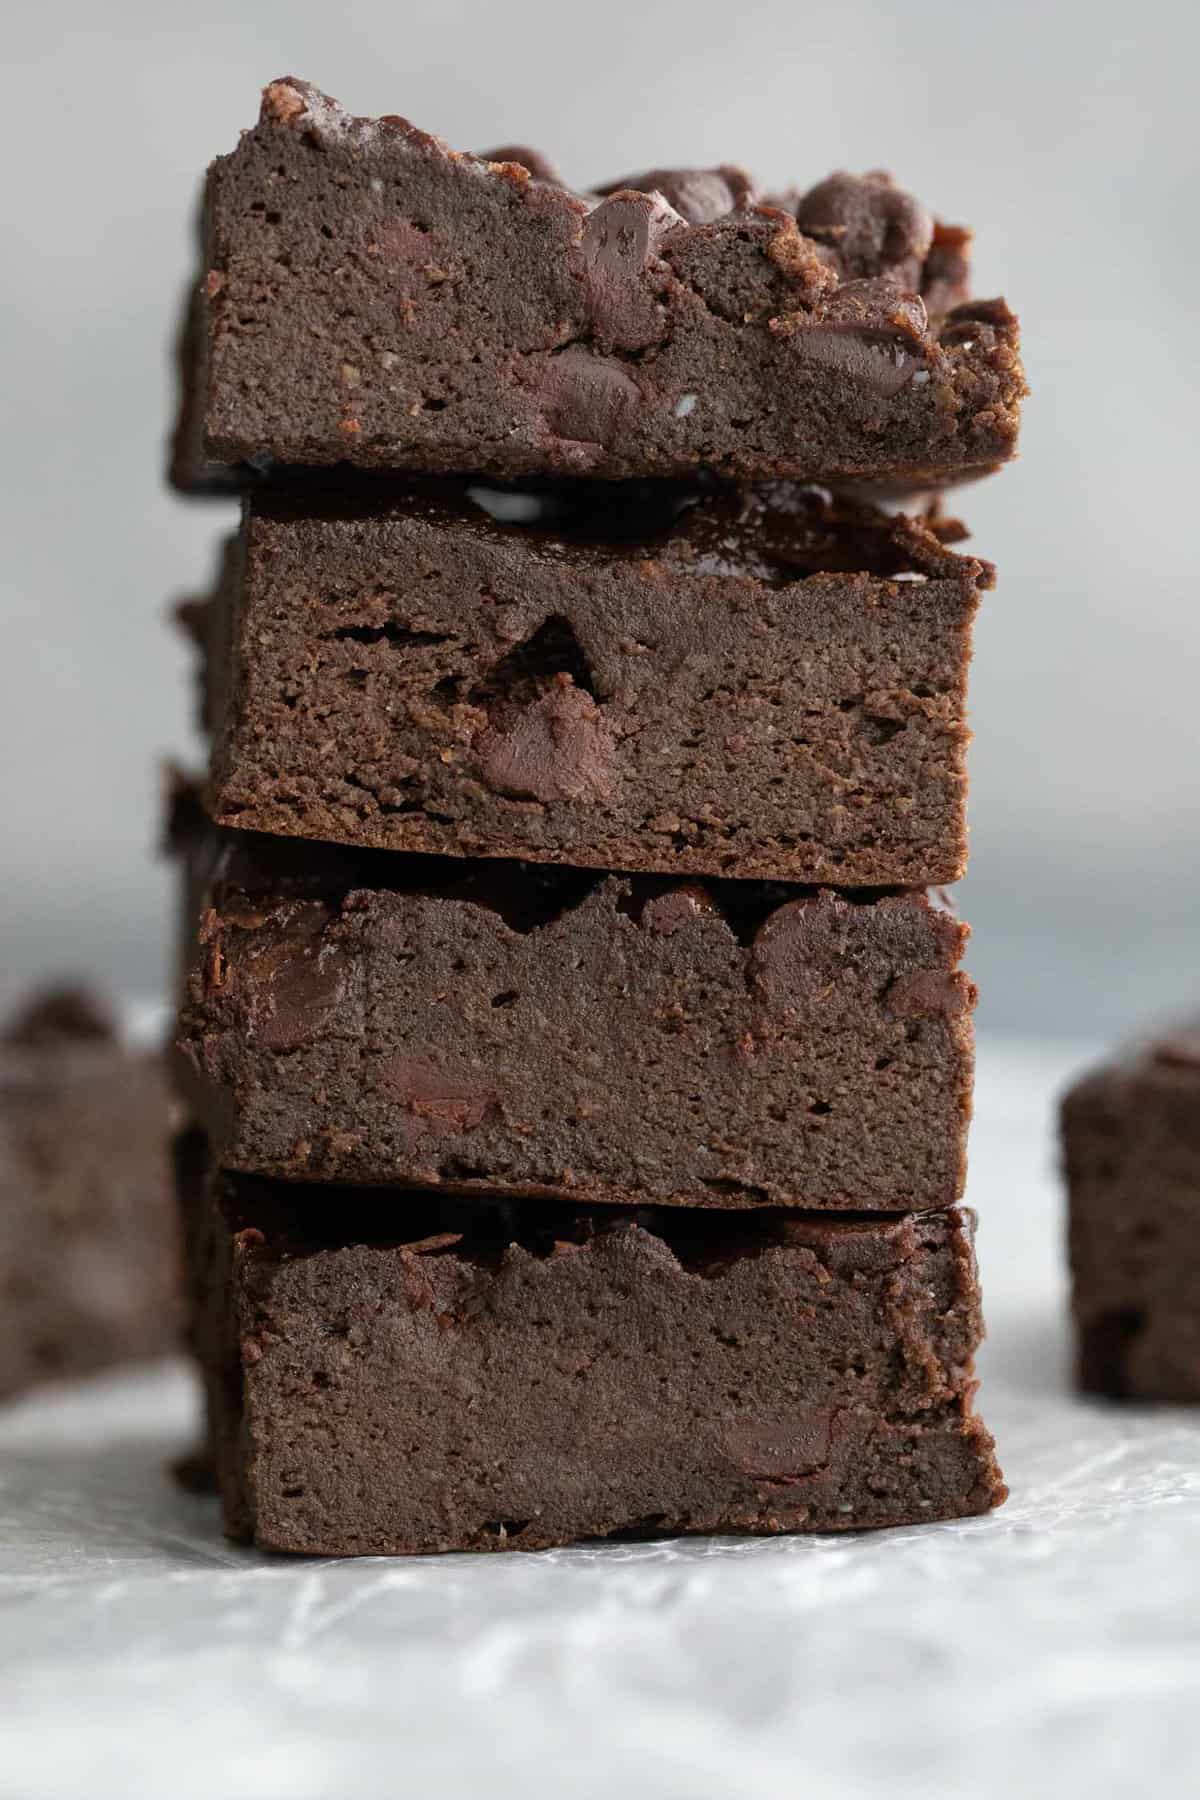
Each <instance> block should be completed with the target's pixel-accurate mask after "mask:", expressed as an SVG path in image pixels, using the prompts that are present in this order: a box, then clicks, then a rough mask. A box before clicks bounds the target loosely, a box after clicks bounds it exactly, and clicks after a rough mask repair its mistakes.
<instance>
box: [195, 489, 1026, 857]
mask: <svg viewBox="0 0 1200 1800" xmlns="http://www.w3.org/2000/svg"><path fill="white" fill-rule="evenodd" d="M583 485H584V492H583V494H582V495H578V494H575V493H571V492H569V491H565V490H558V491H557V492H556V493H554V494H547V495H543V496H541V497H540V498H539V497H533V496H521V495H513V494H511V493H508V494H490V495H489V494H487V493H481V491H480V490H479V489H478V488H467V487H462V486H457V487H456V486H453V485H447V484H443V485H441V486H437V485H428V484H427V485H426V486H425V487H424V488H411V489H409V490H407V491H405V492H403V493H401V494H396V493H395V492H394V490H391V489H390V488H385V489H384V493H385V494H386V495H389V496H390V497H388V498H380V497H379V495H378V493H377V492H371V491H368V492H367V493H366V494H364V493H363V490H362V487H361V486H360V487H359V488H357V489H355V490H354V492H353V493H343V494H342V495H341V497H340V498H330V497H329V495H328V494H327V493H321V494H316V495H314V494H312V493H303V494H301V495H299V496H296V495H293V496H290V497H285V498H281V497H275V496H270V495H264V494H259V495H257V496H255V497H254V498H253V499H251V500H250V501H249V502H248V505H247V511H246V518H245V522H244V525H243V528H242V532H241V535H240V538H239V540H238V541H237V542H236V544H235V545H233V546H232V547H231V549H230V551H229V553H228V555H227V557H226V561H225V565H224V573H223V577H222V580H221V582H220V584H219V588H218V592H217V594H216V596H215V597H214V600H213V601H212V604H211V608H210V615H209V618H208V621H207V676H206V679H205V682H204V692H205V702H204V704H205V711H206V716H207V718H208V722H209V723H210V725H211V729H212V731H213V733H214V742H213V753H212V767H211V778H210V781H209V785H208V792H207V802H208V805H209V808H210V810H211V811H212V813H213V814H214V816H215V817H216V818H217V819H218V820H220V821H221V822H222V823H225V824H229V825H236V826H239V827H242V828H245V829H251V830H256V831H266V832H273V833H285V834H295V835H298V836H301V837H306V838H324V839H329V840H336V841H339V842H344V843H348V844H361V845H371V846H375V847H378V848H382V849H391V850H418V851H433V852H444V853H448V854H453V855H462V856H486V857H520V858H527V859H532V860H535V861H539V862H550V863H566V864H570V865H572V866H574V867H589V868H613V869H622V870H635V871H637V870H641V871H656V872H662V873H669V874H703V875H727V876H737V877H755V878H765V879H771V880H787V881H795V882H802V883H810V884H817V883H829V884H836V885H838V886H842V887H851V886H867V887H881V886H924V885H928V884H930V883H940V882H948V881H953V880H956V879H957V878H958V877H959V876H961V875H962V874H963V873H964V870H965V866H966V856H967V831H966V816H965V815H966V751H967V744H968V741H969V736H970V734H969V731H968V729H967V724H966V686H967V670H968V664H969V660H970V653H971V632H972V625H973V620H974V616H975V612H976V609H977V607H978V604H979V597H980V593H981V591H982V589H984V588H985V587H988V586H990V585H991V579H992V572H991V569H990V567H989V566H988V565H987V564H985V563H981V562H979V561H977V560H976V559H974V558H971V557H967V556H963V555H958V554H955V553H954V552H953V551H952V550H950V549H948V548H946V547H945V545H944V543H943V542H942V541H941V540H942V538H943V537H955V536H957V535H961V527H958V526H955V525H953V524H948V523H937V522H933V521H931V522H928V523H926V522H921V521H914V520H909V519H905V518H903V517H898V516H889V515H888V514H885V513H883V512H880V511H876V510H874V509H873V508H871V507H868V506H864V505H861V504H859V505H854V504H851V503H848V502H846V501H834V500H833V499H832V498H831V497H830V495H829V494H828V492H826V491H824V490H816V489H802V488H794V487H783V488H778V487H777V488H769V489H766V490H743V491H740V492H739V491H737V490H733V491H730V490H720V491H718V492H716V493H709V494H699V495H697V494H690V495H686V496H685V495H682V494H672V493H663V491H662V490H661V489H658V490H654V491H653V492H652V493H650V494H648V493H647V492H646V491H645V488H644V487H643V488H642V489H641V490H639V491H638V492H636V493H633V494H626V493H624V492H622V491H621V490H615V491H614V490H611V489H600V490H597V488H596V487H595V486H593V485H591V484H583ZM522 506H527V507H530V508H533V509H536V511H537V512H538V514H539V518H538V520H537V522H526V523H519V522H515V521H512V520H508V521H505V520H504V519H503V518H497V517H495V516H493V514H494V513H495V512H496V511H497V510H499V511H501V512H502V513H503V512H505V511H508V512H511V511H513V510H514V509H516V510H520V509H521V508H522ZM489 509H490V510H489ZM186 621H187V623H188V625H189V628H190V629H191V630H192V631H193V632H194V633H197V632H203V631H204V630H205V627H204V625H203V624H202V622H201V620H200V617H199V614H198V611H197V609H195V608H194V607H189V609H188V611H187V613H186Z"/></svg>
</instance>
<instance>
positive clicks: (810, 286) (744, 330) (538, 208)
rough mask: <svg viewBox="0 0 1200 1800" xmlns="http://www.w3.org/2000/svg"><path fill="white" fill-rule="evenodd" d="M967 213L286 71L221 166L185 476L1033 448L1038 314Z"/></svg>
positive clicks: (770, 472) (993, 454)
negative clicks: (774, 185) (526, 146)
mask: <svg viewBox="0 0 1200 1800" xmlns="http://www.w3.org/2000/svg"><path fill="white" fill-rule="evenodd" d="M967 242H968V234H967V233H966V232H965V231H963V230H961V229H959V228H956V227H949V226H944V225H940V224H938V223H936V222H935V221H934V219H933V218H932V217H931V215H930V214H929V212H928V211H927V210H926V209H925V208H924V207H923V206H922V205H921V204H920V203H919V202H918V201H916V200H914V199H913V198H912V197H911V196H910V195H908V194H906V193H904V192H903V191H902V190H900V189H898V188H897V187H895V186H894V185H893V184H892V183H891V181H890V179H889V178H888V177H886V176H882V175H878V174H874V175H869V176H866V177H862V178H854V177H850V176H846V175H835V176H833V177H831V178H829V179H828V180H826V181H823V182H821V183H820V184H819V185H818V186H817V187H815V188H812V189H811V190H809V191H808V192H807V193H804V194H800V195H796V194H787V195H783V196H777V197H774V198H773V199H771V200H769V201H767V200H763V199H762V198H760V197H759V196H757V195H756V194H755V192H754V189H753V187H752V185H751V183H750V181H749V179H748V178H747V177H746V176H745V175H743V174H742V172H741V171H740V170H737V169H732V168H721V169H713V170H702V171H695V170H656V171H652V172H649V173H647V174H643V175H639V176H636V177H632V178H630V179H628V180H626V181H623V182H618V183H611V184H608V185H607V186H605V187H603V188H602V189H601V190H600V191H599V192H598V193H596V194H592V195H582V194H578V193H574V192H572V191H571V190H569V189H568V188H566V187H564V186H563V185H562V184H561V183H560V182H559V181H558V180H557V178H556V177H555V176H554V174H553V172H552V171H551V170H550V169H549V168H548V167H547V165H546V164H545V163H544V162H543V160H542V159H541V158H540V157H538V156H536V155H535V154H533V153H531V152H529V151H524V150H521V151H515V150H504V151H498V152H495V153H494V154H493V155H492V156H491V157H478V156H471V155H467V154H464V153H461V152H457V151H452V150H450V149H448V148H447V146H446V145H444V144H443V143H441V142H440V141H439V140H438V139H436V138H433V137H430V136H429V135H428V134H427V133H426V132H423V131H419V130H417V129H416V128H415V127H414V126H412V125H410V124H409V123H408V122H407V121H405V120H403V119H399V118H383V119H378V120H371V119H359V118H354V117H352V116H351V115H349V114H347V113H345V112H343V111H342V109H341V108H340V107H339V106H337V105H336V104H335V103H334V102H333V101H331V100H329V99H327V98H326V97H325V96H324V95H323V94H321V93H320V92H318V90H317V89H315V88H312V87H310V86H308V85H307V84H306V83H304V82H299V81H295V80H293V79H291V78H288V79H285V80H281V81H276V82H273V83H272V84H271V85H270V86H269V87H268V88H267V89H266V92H265V95H264V98H263V106H262V112H261V115H260V118H259V122H258V124H257V126H256V127H255V128H254V129H253V130H251V131H248V132H246V133H244V134H243V136H242V139H241V142H240V144H239V145H238V147H237V149H236V150H235V151H234V152H233V153H232V154H231V155H229V156H226V157H223V158H220V159H219V160H218V161H217V162H216V163H215V164H214V165H213V167H212V170H211V171H210V175H209V180H208V187H207V194H206V205H205V214H204V234H203V247H202V258H203V261H202V268H201V272H200V280H199V283H198V286H197V289H196V292H195V297H194V302H193V306H192V310H191V312H190V314H189V321H188V326H187V329H186V330H185V334H184V341H183V347H182V348H183V359H184V365H185V370H184V372H185V385H186V388H187V393H186V397H185V403H184V408H183V416H182V418H181V421H180V426H179V431H178V434H177V440H176V447H175V459H174V465H173V475H174V479H175V481H176V483H177V485H179V486H180V487H182V488H184V489H187V490H196V489H202V488H204V487H205V486H207V485H214V484H215V485H218V486H219V485H222V484H228V483H229V482H230V481H231V480H232V481H235V482H236V481H237V480H240V479H243V478H245V477H246V476H247V475H248V474H249V473H250V472H251V470H253V469H256V470H258V471H260V472H262V471H264V470H268V469H270V468H271V467H272V466H273V465H276V464H284V465H305V466H318V467H329V466H331V465H334V464H337V463H349V464H352V465H354V466H355V467H358V468H363V469H389V470H407V471H434V472H440V473H453V472H461V473H487V474H491V475H493V476H498V477H501V478H507V479H514V478H530V477H539V478H542V477H552V478H557V477H562V476H574V475H592V476H601V477H605V478H629V477H643V476H660V477H661V476H671V477H675V478H681V479H688V478H691V477H693V476H694V475H695V474H696V473H697V471H699V470H710V471H715V472H716V473H718V474H720V475H722V476H725V477H730V478H735V479H738V480H750V481H762V480H776V479H781V478H782V479H795V480H823V481H831V480H844V479H860V480H861V479H866V480H871V481H877V482H882V483H885V484H887V485H888V486H890V487H892V488H893V489H901V490H907V491H910V492H911V491H918V490H920V489H922V488H925V487H929V486H933V485H940V484H943V483H945V482H948V481H958V480H962V479H964V478H967V477H970V476H974V475H978V474H982V473H985V472H987V471H988V470H990V469H993V468H995V467H996V466H997V465H999V464H1000V463H1003V462H1004V461H1005V460H1006V459H1007V458H1008V457H1010V456H1011V455H1012V454H1013V451H1014V449H1015V443H1016V435H1017V426H1018V416H1019V410H1020V403H1021V400H1022V398H1023V396H1024V393H1025V386H1024V379H1023V375H1022V371H1021V365H1020V359H1019V354H1018V347H1017V329H1016V321H1015V319H1014V318H1013V316H1012V314H1011V313H1010V312H1009V310H1008V308H1007V307H1006V306H1005V304H1004V302H1003V301H983V302H972V301H970V300H968V299H967V297H966V296H967V255H966V247H967Z"/></svg>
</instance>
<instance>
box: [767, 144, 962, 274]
mask: <svg viewBox="0 0 1200 1800" xmlns="http://www.w3.org/2000/svg"><path fill="white" fill-rule="evenodd" d="M796 223H797V224H798V225H799V227H800V229H801V231H803V232H804V233H805V234H806V235H807V236H808V237H814V238H816V239H818V241H819V242H821V243H825V244H828V245H829V246H830V247H831V248H832V249H833V250H834V251H835V252H836V254H837V257H838V260H839V262H840V263H841V266H842V270H843V273H844V274H845V275H846V276H848V277H850V278H851V279H857V278H859V277H862V276H867V277H870V276H874V275H890V276H891V277H892V279H893V280H895V281H897V282H898V283H899V284H900V286H902V287H905V288H911V289H913V290H914V291H916V292H919V291H920V287H921V276H922V269H923V265H924V262H925V258H926V256H927V255H928V254H929V249H930V246H931V244H932V243H933V219H932V216H931V215H930V214H929V213H928V212H926V210H925V208H924V207H923V206H922V205H921V203H920V201H918V200H915V199H914V198H913V196H912V195H911V194H906V193H905V191H904V189H903V188H898V187H897V186H896V185H895V183H894V182H893V181H892V178H891V176H890V175H887V174H884V173H882V172H881V171H878V170H876V171H874V172H873V173H871V174H869V175H847V174H845V173H840V174H837V175H830V176H829V178H828V179H827V180H825V181H821V182H818V184H817V186H816V187H815V188H810V189H809V191H808V193H807V194H804V195H802V196H801V198H800V199H799V200H798V201H797V203H796Z"/></svg>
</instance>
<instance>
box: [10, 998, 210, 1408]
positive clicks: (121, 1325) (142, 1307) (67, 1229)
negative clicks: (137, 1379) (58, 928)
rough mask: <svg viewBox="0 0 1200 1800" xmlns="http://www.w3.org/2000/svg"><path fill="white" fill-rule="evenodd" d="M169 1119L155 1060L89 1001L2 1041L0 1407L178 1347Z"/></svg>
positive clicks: (17, 1024)
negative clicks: (127, 1044) (48, 1386)
mask: <svg viewBox="0 0 1200 1800" xmlns="http://www.w3.org/2000/svg"><path fill="white" fill-rule="evenodd" d="M169 1114H170V1102H169V1099H168V1087H167V1080H166V1072H165V1065H164V1058H163V1057H162V1055H161V1054H160V1053H158V1052H143V1051H136V1050H129V1049H125V1048H123V1047H122V1045H121V1043H120V1042H119V1040H118V1035H117V1033H116V1031H115V1029H114V1026H113V1024H112V1021H111V1019H110V1017H109V1015H108V1013H107V1011H106V1009H105V1008H104V1007H103V1006H102V1005H101V1004H100V1002H98V1001H97V1000H96V999H95V997H94V996H93V995H91V994H90V993H88V992H87V991H85V990H82V989H77V988H57V989H52V990H49V991H47V992H46V993H44V994H42V995H40V996H38V997H36V998H35V999H34V1000H33V1001H31V1003H30V1004H29V1005H28V1006H27V1007H26V1008H25V1009H24V1010H23V1011H22V1012H21V1013H20V1014H19V1015H18V1016H17V1017H16V1018H15V1019H14V1020H13V1021H12V1022H11V1024H10V1025H9V1026H8V1028H7V1030H6V1031H5V1032H4V1034H3V1036H2V1037H0V1397H3V1396H8V1395H13V1394H16V1393H19V1392H21V1391H22V1390H24V1389H26V1388H29V1387H33V1386H35V1385H37V1384H38V1383H41V1382H44V1381H50V1380H57V1379H62V1378H65V1377H68V1376H75V1375H83V1374H87V1373H89V1372H90V1371H92V1370H95V1369H99V1368H102V1367H104V1366H106V1365H107V1364H109V1363H115V1362H123V1361H126V1360H130V1359H134V1358H140V1357H148V1356H154V1355H158V1354H161V1353H162V1352H164V1351H166V1350H168V1349H170V1348H172V1347H173V1346H174V1345H175V1344H176V1342H177V1338H178V1332H179V1328H180V1322H181V1304H180V1268H179V1242H178V1224H177V1218H176V1208H175V1205H174V1202H173V1197H172V1193H171V1174H170V1162H169V1155H168V1134H169V1130H170V1121H169Z"/></svg>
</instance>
